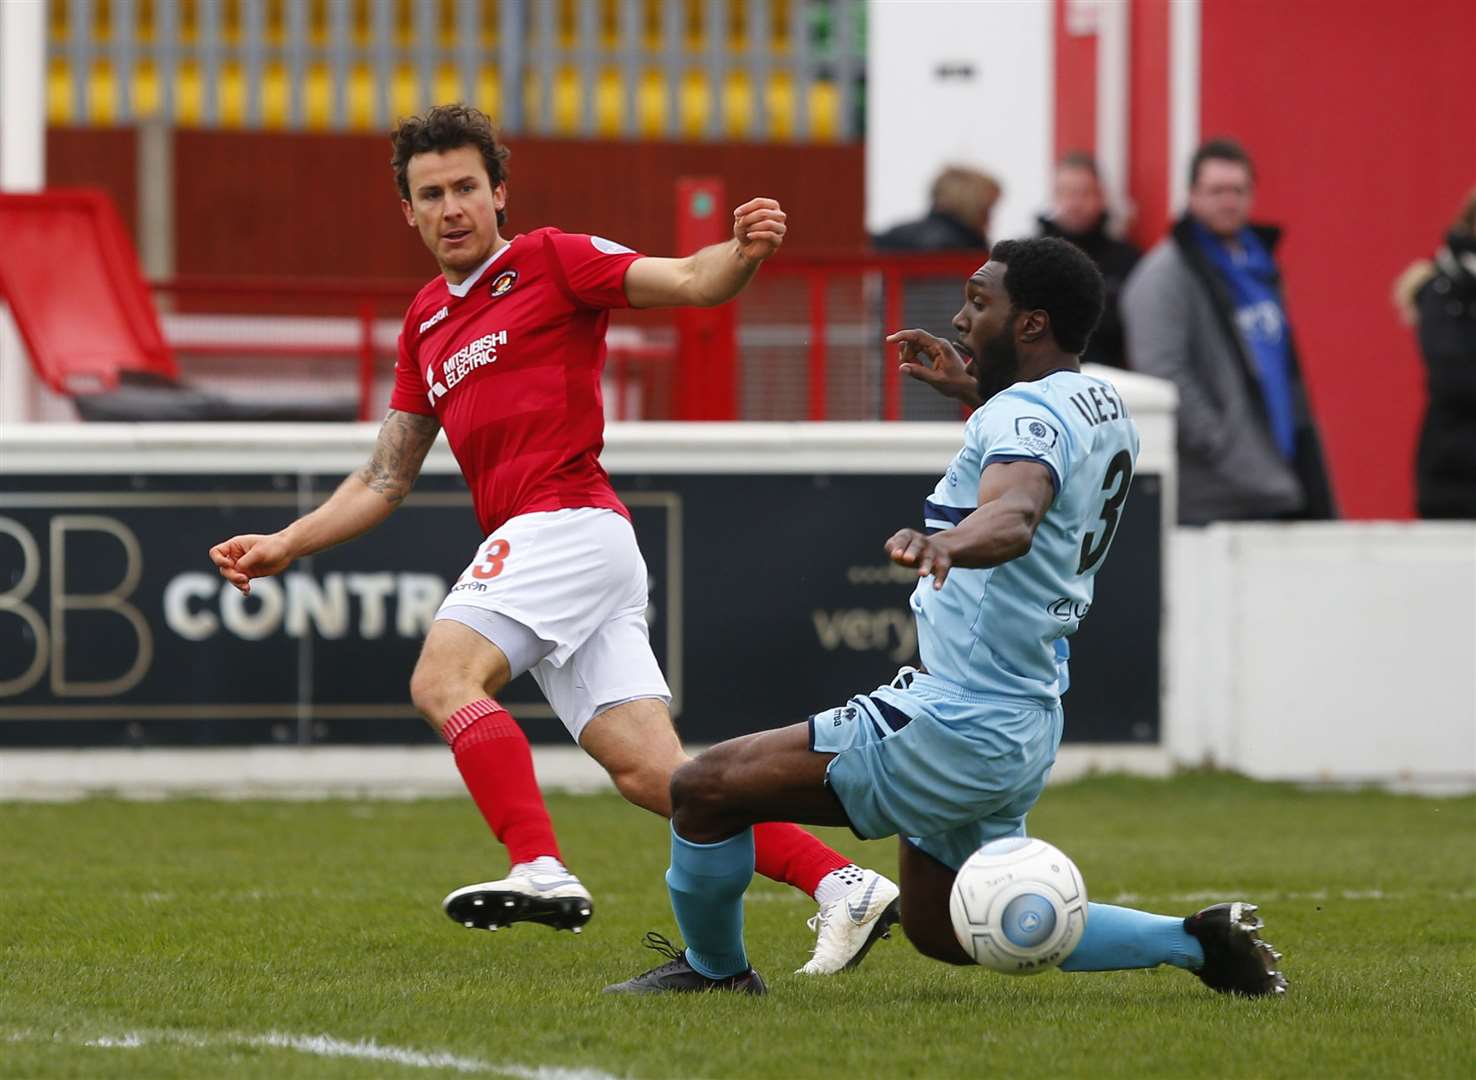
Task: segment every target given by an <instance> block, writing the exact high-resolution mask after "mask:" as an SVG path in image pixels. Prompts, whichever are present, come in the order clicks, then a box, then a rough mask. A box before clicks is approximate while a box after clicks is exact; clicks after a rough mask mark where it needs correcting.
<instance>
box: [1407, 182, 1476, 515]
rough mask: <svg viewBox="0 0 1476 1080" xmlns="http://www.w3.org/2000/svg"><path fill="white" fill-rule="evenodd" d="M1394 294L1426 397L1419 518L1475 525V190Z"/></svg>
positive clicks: (1418, 486)
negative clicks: (1410, 332)
mask: <svg viewBox="0 0 1476 1080" xmlns="http://www.w3.org/2000/svg"><path fill="white" fill-rule="evenodd" d="M1394 289H1395V302H1396V303H1397V304H1398V305H1399V308H1400V310H1401V311H1402V312H1403V313H1404V316H1405V320H1406V321H1407V322H1409V323H1410V324H1411V325H1413V326H1415V327H1416V328H1417V332H1418V334H1419V341H1420V352H1421V353H1422V354H1423V356H1424V358H1425V376H1426V380H1427V384H1426V385H1427V387H1428V390H1429V404H1428V405H1427V406H1426V408H1425V422H1424V425H1423V426H1422V427H1421V429H1420V448H1419V451H1418V454H1417V456H1416V458H1415V492H1416V505H1417V506H1418V508H1419V513H1420V517H1425V518H1476V188H1473V189H1472V190H1471V193H1470V194H1469V195H1467V196H1466V205H1465V207H1464V208H1463V210H1462V211H1461V216H1460V217H1459V218H1458V219H1457V220H1456V223H1455V224H1454V225H1452V226H1451V229H1450V232H1449V233H1448V234H1447V235H1446V237H1445V245H1444V246H1443V247H1442V248H1441V249H1440V250H1439V251H1437V252H1436V253H1435V260H1434V261H1433V262H1431V261H1429V260H1423V259H1422V260H1421V261H1419V262H1417V263H1415V264H1414V265H1413V266H1411V267H1410V268H1409V269H1408V270H1406V271H1405V272H1404V273H1403V274H1402V275H1400V278H1399V281H1398V282H1396V283H1395V287H1394Z"/></svg>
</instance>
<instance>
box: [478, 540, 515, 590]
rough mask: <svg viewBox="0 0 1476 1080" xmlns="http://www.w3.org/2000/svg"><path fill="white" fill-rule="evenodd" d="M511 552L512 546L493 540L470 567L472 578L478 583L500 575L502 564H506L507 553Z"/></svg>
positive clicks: (502, 541) (505, 542) (504, 541)
mask: <svg viewBox="0 0 1476 1080" xmlns="http://www.w3.org/2000/svg"><path fill="white" fill-rule="evenodd" d="M511 551H512V545H511V544H509V543H508V542H507V541H506V540H502V539H498V540H493V541H492V542H491V543H490V544H488V545H487V547H486V548H485V549H484V550H483V551H482V555H481V558H480V559H478V561H477V563H476V565H474V566H473V567H472V577H474V578H476V579H477V580H478V581H488V580H490V579H492V578H495V577H496V576H497V575H498V574H500V573H502V567H503V564H504V563H506V562H507V556H508V553H509V552H511Z"/></svg>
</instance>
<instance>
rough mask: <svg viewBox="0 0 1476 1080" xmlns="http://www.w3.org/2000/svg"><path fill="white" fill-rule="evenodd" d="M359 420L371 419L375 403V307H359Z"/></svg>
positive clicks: (367, 305) (362, 305) (363, 305)
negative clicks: (370, 411) (370, 412)
mask: <svg viewBox="0 0 1476 1080" xmlns="http://www.w3.org/2000/svg"><path fill="white" fill-rule="evenodd" d="M359 331H360V332H359V419H360V420H368V419H370V414H369V410H370V409H371V408H373V406H374V402H373V397H374V305H373V304H370V303H367V302H365V303H363V304H360V305H359Z"/></svg>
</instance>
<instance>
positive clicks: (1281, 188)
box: [1139, 0, 1476, 518]
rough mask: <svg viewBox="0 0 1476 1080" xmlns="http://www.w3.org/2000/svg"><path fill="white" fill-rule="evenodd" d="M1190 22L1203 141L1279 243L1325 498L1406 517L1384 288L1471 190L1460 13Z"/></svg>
mask: <svg viewBox="0 0 1476 1080" xmlns="http://www.w3.org/2000/svg"><path fill="white" fill-rule="evenodd" d="M1141 7H1142V3H1141V0H1140V3H1139V8H1141ZM1202 18H1203V24H1202V25H1203V50H1202V76H1203V78H1202V95H1201V130H1202V131H1203V133H1204V134H1205V136H1207V137H1208V136H1211V135H1218V134H1225V135H1231V136H1234V137H1236V138H1238V139H1240V140H1241V141H1242V142H1243V143H1244V144H1245V145H1246V147H1247V149H1248V150H1249V151H1250V152H1251V154H1252V156H1253V157H1255V159H1256V162H1257V166H1258V169H1259V173H1260V184H1259V191H1258V205H1257V208H1256V216H1257V217H1258V218H1263V219H1265V220H1269V221H1276V222H1279V223H1281V224H1282V225H1284V226H1285V227H1286V229H1287V234H1286V237H1285V239H1284V240H1283V244H1282V248H1281V251H1280V255H1281V259H1282V265H1283V267H1284V268H1285V270H1286V276H1287V287H1288V298H1289V299H1288V302H1289V307H1290V311H1291V316H1292V320H1293V322H1294V324H1295V326H1296V329H1297V334H1298V338H1299V341H1300V344H1301V347H1302V352H1303V354H1304V363H1305V367H1306V375H1307V381H1308V383H1309V386H1310V390H1311V393H1312V397H1313V402H1314V406H1315V408H1316V410H1317V412H1318V415H1319V417H1320V418H1321V421H1322V428H1323V435H1324V438H1325V440H1326V443H1327V446H1328V450H1329V452H1330V456H1331V463H1332V470H1333V480H1334V483H1335V485H1336V488H1337V494H1338V498H1339V499H1340V501H1341V502H1342V505H1343V509H1344V511H1345V513H1346V514H1347V515H1348V516H1350V517H1360V518H1368V517H1404V516H1408V515H1409V514H1410V513H1411V512H1412V509H1413V503H1414V499H1413V476H1412V473H1413V460H1414V447H1415V438H1416V433H1417V428H1418V424H1419V418H1420V414H1421V410H1422V408H1423V404H1424V391H1423V383H1422V379H1423V374H1422V368H1421V365H1420V360H1419V357H1418V354H1417V351H1416V349H1415V347H1414V343H1413V340H1412V337H1411V334H1410V332H1409V330H1408V329H1406V328H1405V327H1403V326H1401V325H1400V324H1399V322H1398V319H1397V317H1396V315H1395V313H1394V310H1393V308H1392V307H1391V306H1390V303H1389V291H1390V285H1391V283H1392V281H1393V279H1394V277H1395V276H1396V275H1397V274H1398V273H1399V272H1400V271H1401V270H1402V269H1403V268H1404V267H1405V266H1406V265H1408V263H1409V262H1410V261H1411V260H1412V259H1414V258H1416V257H1419V256H1421V255H1428V254H1429V252H1430V251H1431V250H1432V249H1433V248H1434V247H1435V246H1436V244H1437V242H1438V240H1439V237H1440V236H1441V234H1442V232H1443V231H1444V229H1445V227H1446V225H1447V224H1448V223H1449V222H1450V221H1451V220H1453V219H1454V217H1455V213H1456V209H1457V206H1458V203H1459V202H1460V199H1461V197H1462V195H1463V194H1464V192H1466V191H1468V190H1469V189H1470V187H1471V186H1472V184H1473V183H1476V112H1473V110H1472V109H1471V107H1470V100H1471V98H1470V93H1471V92H1470V79H1469V72H1470V56H1471V48H1472V42H1476V4H1471V3H1469V2H1468V0H1421V2H1420V3H1417V4H1401V5H1397V6H1391V5H1388V4H1383V3H1371V2H1367V0H1365V2H1335V0H1302V2H1298V3H1287V2H1286V0H1204V5H1203V9H1202ZM1463 101H1464V102H1466V104H1465V105H1461V104H1460V102H1463Z"/></svg>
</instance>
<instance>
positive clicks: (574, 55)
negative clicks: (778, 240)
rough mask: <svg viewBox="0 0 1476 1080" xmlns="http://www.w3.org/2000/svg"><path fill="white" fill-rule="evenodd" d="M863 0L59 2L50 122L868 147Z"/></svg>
mask: <svg viewBox="0 0 1476 1080" xmlns="http://www.w3.org/2000/svg"><path fill="white" fill-rule="evenodd" d="M864 38H865V4H864V0H52V19H51V31H50V35H49V41H50V44H49V60H50V71H51V74H50V85H49V89H48V96H49V105H48V112H49V116H50V119H51V122H52V123H57V124H64V123H118V124H126V123H132V122H134V121H136V120H138V119H146V118H155V117H157V118H161V119H163V120H165V121H166V122H169V123H177V124H181V125H183V126H204V127H216V126H225V127H246V128H260V127H267V128H289V129H301V128H317V129H340V130H351V129H375V130H383V129H384V128H386V127H388V126H389V125H390V124H392V123H393V122H394V120H395V118H396V117H397V116H401V115H406V114H408V113H413V112H417V111H419V110H421V109H423V108H424V107H425V106H427V105H429V104H431V103H433V102H437V101H446V100H463V101H467V102H471V103H474V104H477V105H478V106H480V107H482V108H483V109H484V110H486V111H487V112H488V113H490V114H491V115H493V116H494V117H495V118H496V119H497V120H498V122H499V124H500V125H501V127H502V128H503V129H504V130H505V131H506V132H507V133H509V134H519V133H530V134H538V135H577V136H585V137H593V136H621V137H638V136H640V137H662V138H705V139H719V138H732V137H738V138H748V139H769V138H792V139H796V140H811V139H840V140H848V139H853V138H856V137H858V136H859V133H860V130H861V127H860V118H859V111H860V107H861V103H862V101H863V98H864V95H863V94H862V92H861V81H862V79H863V78H864V72H865V62H864V57H865V40H864Z"/></svg>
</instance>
